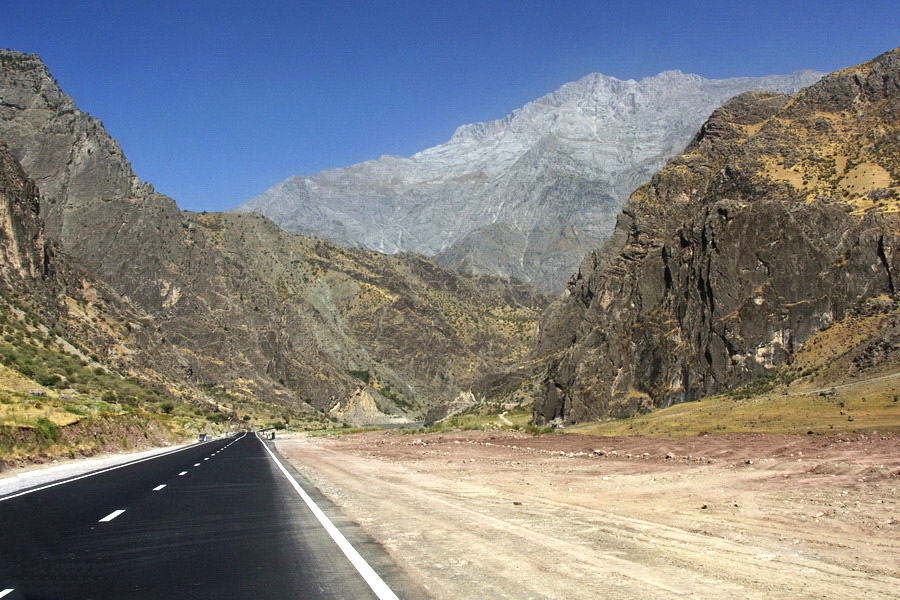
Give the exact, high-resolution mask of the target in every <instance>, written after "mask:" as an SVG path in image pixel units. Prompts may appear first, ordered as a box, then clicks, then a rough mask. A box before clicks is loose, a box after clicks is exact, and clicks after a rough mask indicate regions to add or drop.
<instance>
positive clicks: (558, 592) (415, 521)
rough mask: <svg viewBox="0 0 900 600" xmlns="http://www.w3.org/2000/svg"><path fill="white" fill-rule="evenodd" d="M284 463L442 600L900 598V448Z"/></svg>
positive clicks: (471, 442) (548, 438)
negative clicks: (463, 599)
mask: <svg viewBox="0 0 900 600" xmlns="http://www.w3.org/2000/svg"><path fill="white" fill-rule="evenodd" d="M277 446H278V449H279V451H280V452H281V453H282V454H283V455H286V456H287V457H288V458H290V460H291V461H292V462H293V463H294V465H295V466H297V468H298V469H299V470H300V471H301V472H302V473H303V474H304V475H306V476H307V477H308V478H309V479H310V480H311V481H313V482H314V483H315V484H316V485H317V486H318V487H319V488H320V489H321V490H322V491H323V492H324V493H325V494H326V495H327V496H328V497H329V498H330V499H331V500H333V501H334V502H335V503H336V504H338V505H339V506H340V507H341V508H342V509H343V510H344V512H345V513H346V514H347V515H348V516H349V517H351V518H352V519H354V520H355V521H357V522H358V523H359V524H360V525H361V526H362V527H363V528H364V529H365V530H366V531H368V532H369V533H370V534H371V535H372V536H373V537H374V538H375V539H376V540H377V541H379V542H380V543H381V544H383V545H384V547H385V548H386V549H387V550H388V552H389V553H390V554H391V555H392V556H393V557H394V558H395V559H396V560H397V562H398V564H400V565H402V566H403V567H404V568H405V569H407V571H408V572H409V574H410V575H411V576H412V577H414V578H415V579H417V580H418V581H420V582H421V583H422V584H423V586H424V587H425V588H426V589H427V590H429V592H430V593H431V594H432V595H433V597H435V598H448V599H449V598H453V599H457V598H476V597H478V598H598V597H603V598H632V599H637V598H642V599H643V598H672V597H689V598H717V599H719V598H897V597H898V593H900V592H898V590H900V436H898V434H896V433H883V434H876V433H867V434H843V435H840V436H776V435H756V434H746V435H722V436H714V435H708V436H697V437H691V438H675V439H671V438H668V439H662V438H600V437H590V436H583V435H573V434H569V435H557V434H553V435H544V436H538V437H532V436H530V435H527V434H523V433H519V432H514V431H493V432H479V431H460V432H445V433H435V434H428V435H409V434H404V433H400V432H371V433H365V434H358V435H352V436H340V437H319V438H307V437H301V436H296V437H293V438H290V439H282V440H280V441H277Z"/></svg>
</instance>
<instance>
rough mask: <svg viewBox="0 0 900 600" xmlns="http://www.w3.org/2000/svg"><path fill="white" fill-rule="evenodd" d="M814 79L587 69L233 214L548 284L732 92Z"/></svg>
mask: <svg viewBox="0 0 900 600" xmlns="http://www.w3.org/2000/svg"><path fill="white" fill-rule="evenodd" d="M818 77H819V74H816V73H813V72H798V73H794V74H791V75H787V76H771V77H762V78H737V79H722V80H708V79H704V78H703V77H700V76H699V75H691V74H684V73H681V72H679V71H667V72H664V73H661V74H659V75H656V76H653V77H647V78H644V79H642V80H640V81H635V80H620V79H616V78H615V77H609V76H606V75H603V74H600V73H591V74H589V75H587V76H585V77H583V78H581V79H579V80H577V81H574V82H571V83H567V84H565V85H563V86H561V87H560V88H559V89H557V90H556V91H554V92H552V93H550V94H547V95H545V96H542V97H541V98H538V99H537V100H535V101H533V102H530V103H528V104H526V105H525V106H523V107H522V108H519V109H517V110H514V111H513V112H511V113H510V114H509V115H507V116H505V117H503V118H501V119H497V120H494V121H488V122H481V123H472V124H469V125H463V126H461V127H459V128H457V130H456V131H455V132H454V134H453V136H452V137H451V139H450V140H449V141H448V142H447V143H445V144H441V145H439V146H435V147H433V148H428V149H426V150H423V151H421V152H418V153H416V154H414V155H412V156H410V157H409V158H402V157H381V158H379V159H378V160H375V161H368V162H365V163H360V164H357V165H352V166H349V167H345V168H340V169H331V170H328V171H323V172H321V173H316V174H314V175H310V176H308V177H305V178H302V179H300V178H291V179H289V180H287V181H286V182H282V183H280V184H277V185H275V186H274V187H272V188H271V189H270V190H268V191H267V192H265V193H263V194H261V195H260V196H258V197H256V198H254V199H252V200H250V201H249V202H247V203H245V204H244V205H242V206H241V207H239V208H238V209H237V210H239V211H242V212H257V213H260V214H263V215H266V216H268V217H269V218H271V219H273V220H274V221H275V222H276V223H278V224H279V225H280V226H281V227H283V228H284V229H286V230H287V231H291V232H296V233H303V234H307V235H314V236H317V237H323V238H326V239H329V240H331V241H334V242H336V243H339V244H342V245H346V246H362V247H365V248H370V249H373V250H378V251H380V252H387V253H394V252H403V251H413V252H417V253H420V254H425V255H427V256H434V257H435V258H436V260H438V262H440V263H441V264H444V265H446V266H450V267H453V268H457V269H460V270H462V271H464V272H471V273H476V274H478V273H483V274H492V275H500V276H504V277H509V276H511V277H516V278H519V279H521V280H524V281H528V282H530V283H532V284H533V285H535V286H536V287H538V288H540V289H542V290H545V291H559V290H560V289H562V288H563V287H564V284H565V281H566V280H567V279H568V277H569V276H570V274H571V273H572V272H573V271H574V270H575V268H576V266H577V264H578V261H579V260H580V258H581V256H583V255H584V254H585V253H586V252H588V251H589V250H590V249H591V248H592V247H594V246H596V245H598V244H599V243H601V242H602V241H603V240H604V239H605V238H606V237H607V236H608V235H609V233H610V232H611V231H612V228H613V225H614V220H615V214H616V213H617V212H618V210H619V208H620V207H621V206H622V204H623V203H624V202H625V199H626V198H627V195H628V193H629V192H630V191H631V190H633V189H634V188H635V187H636V186H637V185H638V184H640V183H642V182H643V181H645V180H646V179H647V178H649V176H650V175H651V174H652V172H653V171H654V170H656V169H657V168H659V167H660V166H662V164H663V163H664V161H665V159H666V158H668V157H670V156H673V155H675V154H676V153H677V152H680V151H681V150H682V149H683V148H684V146H685V145H686V144H687V143H688V141H690V139H691V136H692V135H693V133H694V132H695V131H696V130H697V128H698V127H699V126H700V125H701V124H702V122H703V119H705V118H706V117H707V116H708V115H709V113H710V112H712V110H713V109H714V108H716V107H717V106H719V105H720V104H721V103H722V102H724V101H725V100H727V99H728V98H729V97H731V96H733V95H735V94H737V93H740V92H743V91H747V90H753V89H774V90H776V91H791V92H793V91H796V90H797V89H799V88H800V87H802V86H803V85H808V84H809V83H812V82H814V81H816V80H817V79H818ZM288 182H290V183H288Z"/></svg>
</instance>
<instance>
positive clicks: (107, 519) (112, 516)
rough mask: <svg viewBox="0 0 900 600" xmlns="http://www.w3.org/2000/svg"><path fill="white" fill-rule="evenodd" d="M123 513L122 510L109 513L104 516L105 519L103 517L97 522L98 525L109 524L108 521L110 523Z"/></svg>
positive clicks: (123, 510)
mask: <svg viewBox="0 0 900 600" xmlns="http://www.w3.org/2000/svg"><path fill="white" fill-rule="evenodd" d="M123 512H125V509H124V508H123V509H121V510H114V511H112V512H111V513H109V514H108V515H106V516H105V517H103V518H102V519H100V521H99V522H100V523H109V522H110V521H112V520H113V519H115V518H116V517H118V516H119V515H121V514H122V513H123Z"/></svg>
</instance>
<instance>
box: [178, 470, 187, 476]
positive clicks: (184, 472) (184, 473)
mask: <svg viewBox="0 0 900 600" xmlns="http://www.w3.org/2000/svg"><path fill="white" fill-rule="evenodd" d="M182 475H187V471H182V472H181V473H179V474H178V476H179V477H181V476H182Z"/></svg>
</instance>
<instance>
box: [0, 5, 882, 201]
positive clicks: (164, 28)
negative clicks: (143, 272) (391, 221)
mask: <svg viewBox="0 0 900 600" xmlns="http://www.w3.org/2000/svg"><path fill="white" fill-rule="evenodd" d="M0 13H2V16H0V46H5V47H8V48H11V49H14V50H20V51H24V52H34V53H37V54H40V55H41V57H42V58H43V59H44V62H46V63H47V64H48V66H49V67H50V70H51V72H52V73H53V74H54V76H55V77H56V79H57V80H58V81H59V82H60V84H61V85H62V87H63V90H64V91H66V92H67V93H68V94H69V95H71V96H72V97H73V98H74V99H75V102H76V103H77V104H78V106H79V107H80V108H81V109H82V110H85V111H87V112H90V113H91V114H93V115H94V116H95V117H97V118H99V119H100V120H102V121H103V123H104V124H105V125H106V127H107V129H108V130H109V131H110V133H111V134H112V135H113V136H114V137H116V138H117V139H118V140H119V141H120V142H121V144H122V147H123V149H124V150H125V153H126V155H127V156H128V158H129V160H131V162H132V165H133V167H134V169H135V171H136V172H137V174H138V176H140V177H141V178H142V179H144V180H147V181H150V182H152V183H153V184H154V185H155V186H156V189H157V190H158V191H160V192H163V193H165V194H168V195H170V196H172V197H173V198H175V200H176V201H177V202H178V204H179V206H181V207H182V208H187V209H192V210H223V209H227V208H230V207H234V206H236V205H237V204H239V203H240V202H242V201H244V200H247V199H249V198H251V197H252V196H255V195H256V194H258V193H260V192H262V191H264V190H265V189H267V188H268V187H269V186H271V185H273V184H275V183H277V182H278V181H281V180H282V179H284V178H286V177H288V176H290V175H293V174H310V173H314V172H316V171H319V170H322V169H326V168H332V167H339V166H344V165H348V164H352V163H355V162H359V161H363V160H368V159H372V158H377V157H378V156H380V155H381V154H398V155H403V156H408V155H410V154H412V153H414V152H417V151H419V150H422V149H424V148H427V147H429V146H433V145H435V144H438V143H441V142H443V141H446V140H447V139H448V138H449V137H450V135H451V134H452V133H453V130H454V129H455V128H456V127H457V126H458V125H461V124H463V123H469V122H473V121H486V120H491V119H496V118H499V117H502V116H504V115H505V114H507V113H508V112H510V111H511V110H513V109H515V108H518V107H519V106H521V105H523V104H525V103H526V102H529V101H531V100H534V99H535V98H537V97H539V96H541V95H543V94H545V93H547V92H550V91H553V90H554V89H556V88H557V87H559V86H560V85H562V84H563V83H565V82H567V81H572V80H575V79H578V78H579V77H582V76H584V75H586V74H588V73H590V72H593V71H598V72H601V73H605V74H607V75H613V76H615V77H619V78H622V79H627V78H635V79H639V78H641V77H644V76H647V75H653V74H655V73H658V72H660V71H663V70H666V69H680V70H682V71H685V72H693V73H698V74H700V75H703V76H705V77H731V76H743V75H768V74H773V73H788V72H791V71H795V70H798V69H806V68H809V69H817V70H821V71H832V70H835V69H839V68H842V67H845V66H849V65H852V64H856V63H859V62H863V61H865V60H868V59H870V58H872V57H874V56H876V55H877V54H880V53H881V52H884V51H886V50H889V49H891V48H893V47H895V46H898V45H900V2H898V1H897V0H893V1H889V2H867V1H864V0H840V1H832V0H822V1H817V2H812V1H802V0H795V1H788V0H783V1H778V2H769V1H755V0H743V1H739V2H731V1H728V0H718V1H689V0H687V1H686V0H669V1H668V2H664V1H659V2H644V1H639V0H634V1H632V0H618V1H616V2H603V1H593V2H565V1H559V2H552V3H551V2H526V1H506V2H490V1H480V2H478V1H476V2H465V1H451V2H442V1H428V0H420V1H417V2H381V1H377V0H371V1H367V2H366V1H363V2H340V1H327V2H302V1H301V2H277V3H276V2H264V1H259V2H255V3H251V2H231V1H229V0H218V1H216V2H191V1H189V0H183V1H178V2H168V1H164V0H160V1H154V2H148V1H145V0H144V1H140V2H132V1H127V0H123V1H114V2H91V1H72V0H66V1H59V2H44V1H41V0H30V1H23V2H5V3H3V7H2V9H0Z"/></svg>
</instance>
